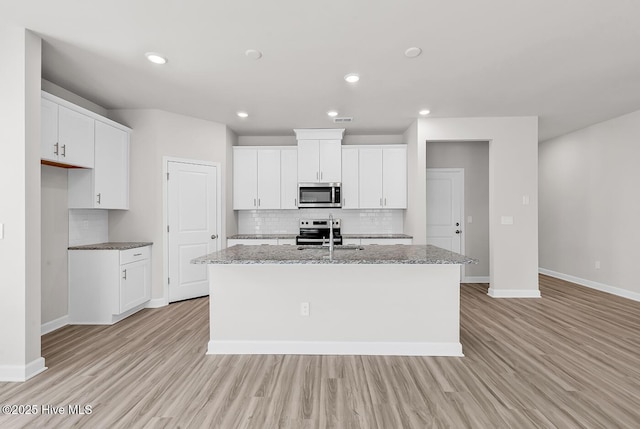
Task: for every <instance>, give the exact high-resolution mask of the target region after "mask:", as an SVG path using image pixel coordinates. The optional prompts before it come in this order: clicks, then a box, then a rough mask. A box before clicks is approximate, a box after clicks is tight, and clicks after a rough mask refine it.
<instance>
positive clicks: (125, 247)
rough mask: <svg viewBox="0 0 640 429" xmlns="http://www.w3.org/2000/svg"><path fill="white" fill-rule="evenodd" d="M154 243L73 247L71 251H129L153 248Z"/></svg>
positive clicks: (116, 243) (70, 248)
mask: <svg viewBox="0 0 640 429" xmlns="http://www.w3.org/2000/svg"><path fill="white" fill-rule="evenodd" d="M152 244H153V243H152V242H150V241H149V242H147V241H140V242H137V241H130V242H116V241H114V242H108V243H97V244H85V245H84V246H72V247H69V250H129V249H135V248H138V247H145V246H151V245H152Z"/></svg>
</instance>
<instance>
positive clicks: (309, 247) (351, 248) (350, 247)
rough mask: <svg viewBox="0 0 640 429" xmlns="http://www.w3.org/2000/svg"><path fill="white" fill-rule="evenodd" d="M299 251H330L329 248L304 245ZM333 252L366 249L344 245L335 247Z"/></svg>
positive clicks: (354, 245) (299, 247)
mask: <svg viewBox="0 0 640 429" xmlns="http://www.w3.org/2000/svg"><path fill="white" fill-rule="evenodd" d="M298 250H326V251H327V252H328V251H329V247H327V246H313V245H302V246H298ZM333 250H334V251H336V250H364V247H362V246H358V245H356V244H344V245H338V246H333Z"/></svg>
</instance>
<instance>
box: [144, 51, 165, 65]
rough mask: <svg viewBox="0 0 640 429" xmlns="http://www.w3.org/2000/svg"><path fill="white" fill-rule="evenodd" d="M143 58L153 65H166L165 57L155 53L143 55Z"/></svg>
mask: <svg viewBox="0 0 640 429" xmlns="http://www.w3.org/2000/svg"><path fill="white" fill-rule="evenodd" d="M145 56H146V57H147V59H148V60H149V61H151V62H152V63H154V64H166V63H167V59H166V58H165V57H163V56H162V55H160V54H158V53H155V52H147V53H146V54H145Z"/></svg>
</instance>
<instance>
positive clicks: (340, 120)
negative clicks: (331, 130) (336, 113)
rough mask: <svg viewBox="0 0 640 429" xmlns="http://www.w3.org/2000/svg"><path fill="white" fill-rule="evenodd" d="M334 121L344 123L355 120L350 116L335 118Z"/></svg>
mask: <svg viewBox="0 0 640 429" xmlns="http://www.w3.org/2000/svg"><path fill="white" fill-rule="evenodd" d="M333 122H334V123H336V124H344V123H345V122H353V118H349V117H342V118H333Z"/></svg>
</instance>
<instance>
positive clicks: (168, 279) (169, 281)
mask: <svg viewBox="0 0 640 429" xmlns="http://www.w3.org/2000/svg"><path fill="white" fill-rule="evenodd" d="M167 284H168V285H170V284H171V277H167Z"/></svg>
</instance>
